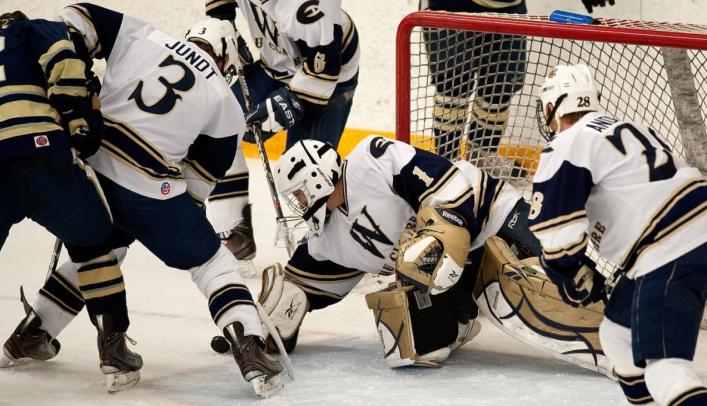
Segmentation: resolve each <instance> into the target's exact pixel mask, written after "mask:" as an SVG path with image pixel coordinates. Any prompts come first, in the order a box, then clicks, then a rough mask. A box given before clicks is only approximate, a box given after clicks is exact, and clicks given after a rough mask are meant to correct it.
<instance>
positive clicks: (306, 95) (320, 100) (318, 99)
mask: <svg viewBox="0 0 707 406" xmlns="http://www.w3.org/2000/svg"><path fill="white" fill-rule="evenodd" d="M290 90H291V91H292V92H293V93H295V94H296V95H297V97H299V98H300V99H303V100H307V101H308V102H310V103H314V104H320V105H323V106H326V105H327V104H328V103H329V98H328V97H326V98H325V97H323V96H319V95H315V94H312V93H310V92H306V91H304V90H302V89H299V88H294V87H292V86H290Z"/></svg>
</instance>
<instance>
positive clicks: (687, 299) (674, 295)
mask: <svg viewBox="0 0 707 406" xmlns="http://www.w3.org/2000/svg"><path fill="white" fill-rule="evenodd" d="M705 300H707V244H702V245H701V246H699V247H697V248H695V249H694V250H692V251H690V252H688V253H687V254H685V255H683V256H681V257H679V258H677V259H676V260H674V261H671V262H669V263H667V264H665V265H663V266H661V267H660V268H658V269H656V270H654V271H652V272H651V273H649V274H647V275H644V276H641V277H639V278H636V279H635V280H631V279H628V278H622V279H621V280H620V281H619V283H618V284H617V285H616V287H615V288H614V291H613V293H612V295H611V299H610V300H609V304H608V305H607V306H606V309H605V315H606V317H607V318H608V319H609V320H611V321H613V322H614V323H617V324H619V325H621V326H623V327H626V328H630V329H631V343H632V346H633V361H634V363H635V364H636V366H639V367H645V361H646V360H648V359H663V358H682V359H686V360H692V359H693V357H694V355H695V348H696V346H697V336H698V334H699V331H700V322H701V321H702V314H703V312H704V306H705Z"/></svg>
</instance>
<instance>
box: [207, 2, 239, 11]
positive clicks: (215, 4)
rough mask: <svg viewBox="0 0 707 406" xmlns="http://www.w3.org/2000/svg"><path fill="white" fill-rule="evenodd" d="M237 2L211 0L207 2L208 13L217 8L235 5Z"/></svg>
mask: <svg viewBox="0 0 707 406" xmlns="http://www.w3.org/2000/svg"><path fill="white" fill-rule="evenodd" d="M234 3H235V0H209V1H207V2H206V12H207V13H208V12H209V11H211V10H212V9H215V8H216V7H220V6H224V5H226V4H234Z"/></svg>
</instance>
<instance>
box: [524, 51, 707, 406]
mask: <svg viewBox="0 0 707 406" xmlns="http://www.w3.org/2000/svg"><path fill="white" fill-rule="evenodd" d="M598 90H599V89H597V88H596V87H595V85H594V82H593V79H592V75H591V71H590V70H589V68H588V67H587V66H586V65H574V66H564V65H560V66H557V67H555V68H553V69H551V70H550V71H549V72H548V74H547V77H546V79H545V82H544V84H543V86H542V88H541V90H540V97H539V102H538V120H539V121H540V124H541V127H542V128H543V131H542V132H543V133H544V134H546V135H547V137H548V138H549V144H548V145H547V146H546V148H545V149H544V150H543V153H542V155H541V158H540V164H539V167H538V170H537V173H536V174H535V178H534V179H533V194H532V200H531V211H530V215H529V222H530V224H531V230H532V231H533V232H534V233H535V235H536V236H537V237H538V238H539V239H540V241H541V243H542V247H543V253H542V258H541V262H542V265H543V267H544V269H545V270H546V273H547V275H548V276H549V277H550V278H551V279H552V280H553V281H554V282H555V284H557V285H558V287H559V290H560V292H561V293H562V295H563V298H564V300H565V301H566V302H567V303H570V304H572V305H574V306H585V305H587V304H589V303H591V302H593V301H596V300H599V299H600V297H601V290H602V286H601V285H602V280H601V278H598V277H597V276H596V271H595V269H594V267H595V266H594V264H593V263H592V262H591V261H589V260H588V259H587V258H586V256H585V248H586V246H587V243H588V241H589V240H590V239H591V240H592V242H593V243H594V244H596V245H597V246H598V247H599V253H600V254H601V256H602V257H604V258H606V259H608V260H610V261H612V262H614V263H616V264H618V266H619V268H618V270H619V272H620V274H622V277H621V279H620V280H619V282H618V283H617V284H616V286H615V287H614V289H613V292H612V295H611V297H610V299H609V303H608V304H607V306H606V310H605V319H604V321H603V322H602V324H601V327H600V337H601V343H602V347H603V349H604V351H605V353H606V355H607V356H608V357H609V358H610V359H611V360H612V362H613V363H614V372H615V374H616V376H617V378H618V379H619V384H620V385H621V388H622V389H623V391H624V393H625V395H626V398H627V400H628V401H629V402H630V403H632V404H648V403H651V402H653V401H655V402H656V403H658V404H660V405H704V404H707V388H705V386H704V384H703V382H702V380H701V379H700V378H699V377H698V376H697V374H696V372H695V371H694V369H693V368H692V365H691V361H692V359H693V356H694V353H695V346H696V343H697V336H698V332H699V325H700V321H701V318H702V314H703V309H704V303H705V299H706V298H707V272H706V271H707V260H706V258H707V234H706V233H705V230H707V181H706V180H705V179H704V177H702V175H701V174H700V172H699V171H698V170H697V169H695V168H693V167H690V166H688V165H687V164H685V162H683V160H682V159H680V158H679V157H678V156H677V155H676V154H674V153H673V152H672V151H671V150H670V148H669V147H668V146H667V145H666V144H665V143H664V142H663V141H662V140H661V135H660V134H657V133H655V132H654V131H653V130H652V129H649V128H646V127H645V126H644V125H643V124H641V123H635V122H626V121H622V120H621V119H619V118H615V117H610V116H607V115H605V114H603V113H601V111H600V107H599V92H598Z"/></svg>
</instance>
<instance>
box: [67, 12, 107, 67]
mask: <svg viewBox="0 0 707 406" xmlns="http://www.w3.org/2000/svg"><path fill="white" fill-rule="evenodd" d="M66 8H68V9H72V10H73V11H75V12H76V14H78V15H79V17H80V18H81V19H82V20H84V22H85V23H86V25H88V26H90V27H91V29H92V30H93V34H95V35H96V44H95V46H94V47H93V48H90V49H88V54H89V55H90V56H91V57H92V58H95V57H96V54H97V53H99V52H101V50H102V47H101V41H100V40H99V39H98V31H96V26H95V25H94V24H93V18H92V17H91V13H89V12H88V10H87V9H86V8H85V7H83V6H81V5H78V4H72V5H69V6H66ZM67 25H69V26H70V24H67ZM72 28H74V29H75V30H77V31H79V32H80V33H81V34H82V36H83V38H84V42H85V41H86V34H88V33H83V32H82V30H79V29H77V28H76V27H72ZM89 45H91V44H86V48H89Z"/></svg>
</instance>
